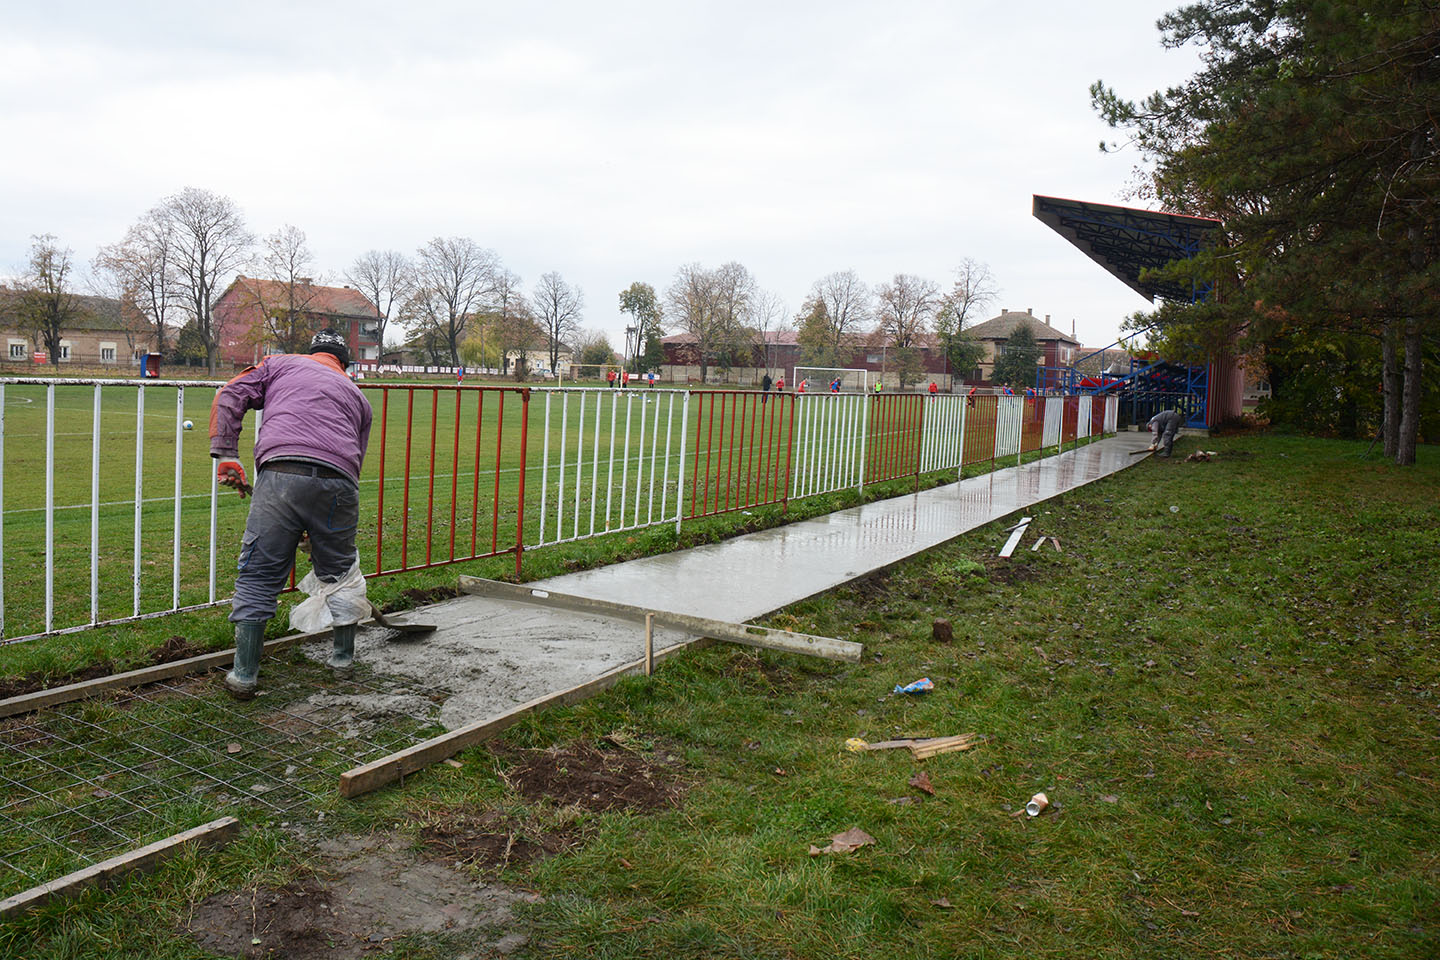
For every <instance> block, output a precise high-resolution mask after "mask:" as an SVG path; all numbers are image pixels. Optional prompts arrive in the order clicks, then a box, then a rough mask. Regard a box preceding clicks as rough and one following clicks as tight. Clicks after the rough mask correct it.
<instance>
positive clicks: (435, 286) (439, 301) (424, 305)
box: [402, 237, 500, 365]
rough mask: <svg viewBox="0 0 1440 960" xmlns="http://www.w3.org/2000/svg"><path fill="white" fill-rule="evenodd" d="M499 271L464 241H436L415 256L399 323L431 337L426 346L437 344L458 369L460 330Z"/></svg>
mask: <svg viewBox="0 0 1440 960" xmlns="http://www.w3.org/2000/svg"><path fill="white" fill-rule="evenodd" d="M499 270H500V260H499V258H498V257H497V256H496V255H495V252H494V251H493V250H487V249H485V248H484V247H481V246H480V245H478V244H477V243H476V242H475V241H474V240H471V239H470V238H469V237H436V238H435V239H433V240H431V241H430V242H429V243H427V244H425V245H424V246H423V247H421V248H420V249H419V251H418V252H417V253H416V257H415V289H414V291H413V292H412V293H411V296H410V298H409V300H408V301H407V302H406V303H405V306H404V308H403V310H402V317H403V320H404V321H405V323H406V325H407V326H410V327H412V328H418V329H419V330H420V331H421V332H422V333H423V332H426V331H428V332H429V333H430V334H432V336H431V337H430V338H429V339H430V340H431V342H433V343H436V344H437V345H442V346H443V347H444V348H445V349H446V350H447V351H448V353H449V356H450V362H451V363H454V364H457V365H458V364H459V363H460V343H461V341H462V340H464V339H465V328H466V326H467V325H468V324H469V322H470V318H471V316H472V315H473V314H475V313H477V312H478V311H479V310H480V309H481V308H482V307H484V306H485V304H486V300H487V298H488V297H489V296H491V294H493V293H494V290H495V276H496V274H497V273H498V272H499ZM412 332H414V330H413V329H412Z"/></svg>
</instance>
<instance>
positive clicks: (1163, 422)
mask: <svg viewBox="0 0 1440 960" xmlns="http://www.w3.org/2000/svg"><path fill="white" fill-rule="evenodd" d="M1180 425H1181V420H1180V414H1179V412H1178V411H1175V410H1161V411H1160V412H1159V413H1157V414H1155V416H1153V417H1151V418H1150V422H1149V423H1147V424H1146V425H1145V426H1146V427H1147V428H1149V430H1150V433H1151V434H1152V436H1151V438H1150V449H1151V450H1154V449H1155V448H1156V447H1161V446H1163V447H1164V448H1165V449H1164V452H1162V453H1160V454H1159V456H1162V457H1168V456H1170V450H1171V448H1172V447H1174V446H1175V434H1177V433H1179V432H1180Z"/></svg>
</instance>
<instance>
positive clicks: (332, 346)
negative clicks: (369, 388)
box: [310, 327, 350, 367]
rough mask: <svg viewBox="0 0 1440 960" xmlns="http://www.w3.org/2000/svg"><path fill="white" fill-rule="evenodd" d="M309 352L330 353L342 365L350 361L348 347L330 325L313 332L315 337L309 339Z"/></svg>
mask: <svg viewBox="0 0 1440 960" xmlns="http://www.w3.org/2000/svg"><path fill="white" fill-rule="evenodd" d="M310 352H311V353H328V354H332V355H333V356H334V357H335V358H336V359H338V360H339V361H340V365H341V366H342V367H343V366H346V365H347V364H349V363H350V347H349V346H348V345H347V344H346V343H345V338H344V337H343V336H341V335H340V334H339V333H337V332H336V331H335V330H333V329H331V328H330V327H326V328H325V329H324V330H321V331H320V332H319V333H317V334H315V339H313V340H311V341H310Z"/></svg>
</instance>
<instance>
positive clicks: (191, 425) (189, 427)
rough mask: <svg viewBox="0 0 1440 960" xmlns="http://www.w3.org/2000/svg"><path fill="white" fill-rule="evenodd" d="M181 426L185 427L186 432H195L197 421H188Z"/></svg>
mask: <svg viewBox="0 0 1440 960" xmlns="http://www.w3.org/2000/svg"><path fill="white" fill-rule="evenodd" d="M181 426H183V427H184V428H185V429H186V430H194V429H195V421H194V420H186V421H185V422H184V423H183V424H181Z"/></svg>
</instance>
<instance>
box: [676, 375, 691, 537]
mask: <svg viewBox="0 0 1440 960" xmlns="http://www.w3.org/2000/svg"><path fill="white" fill-rule="evenodd" d="M689 432H690V391H689V390H688V389H687V390H686V391H685V402H684V403H682V404H681V405H680V468H679V470H677V471H676V474H675V477H676V479H675V539H676V540H677V541H678V540H679V539H680V521H681V520H683V519H684V518H685V440H686V439H687V435H688V434H689Z"/></svg>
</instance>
